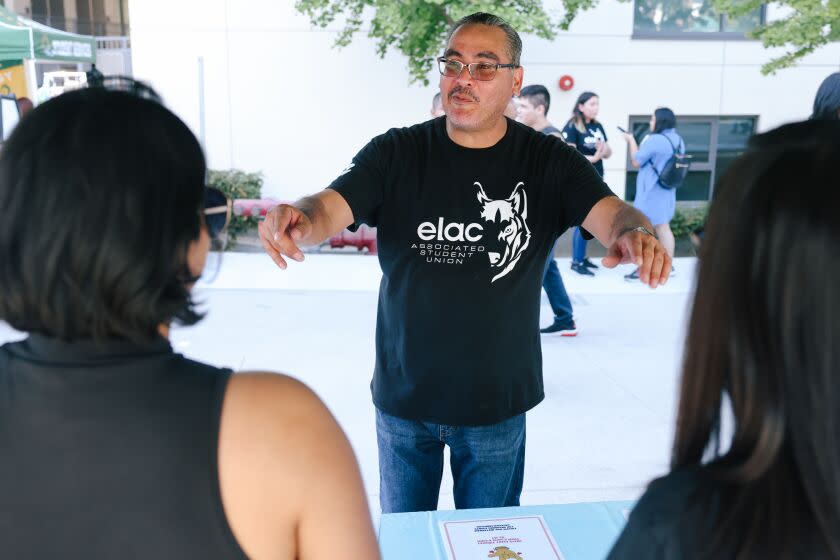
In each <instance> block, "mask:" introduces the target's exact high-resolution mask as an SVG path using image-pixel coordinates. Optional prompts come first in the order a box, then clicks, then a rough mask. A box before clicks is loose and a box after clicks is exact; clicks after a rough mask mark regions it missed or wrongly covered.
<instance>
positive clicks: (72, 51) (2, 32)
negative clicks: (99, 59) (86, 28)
mask: <svg viewBox="0 0 840 560" xmlns="http://www.w3.org/2000/svg"><path fill="white" fill-rule="evenodd" d="M23 59H26V60H38V61H49V62H77V63H79V62H82V63H84V62H86V63H93V62H96V40H95V39H94V38H93V37H90V36H87V35H77V34H76V33H68V32H66V31H60V30H58V29H53V28H52V27H47V26H46V25H43V24H40V23H38V22H36V21H32V20H31V19H27V18H25V17H21V16H19V15H17V14H15V13H14V12H11V11H9V10H8V9H6V8H4V7H2V6H0V60H23Z"/></svg>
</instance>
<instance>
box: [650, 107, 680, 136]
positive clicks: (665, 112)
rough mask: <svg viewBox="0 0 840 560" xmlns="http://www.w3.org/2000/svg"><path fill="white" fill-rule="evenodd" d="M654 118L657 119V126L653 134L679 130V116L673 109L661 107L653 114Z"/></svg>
mask: <svg viewBox="0 0 840 560" xmlns="http://www.w3.org/2000/svg"><path fill="white" fill-rule="evenodd" d="M653 116H654V117H656V124H655V125H654V129H653V132H662V131H663V130H668V129H669V128H677V116H676V115H675V114H674V112H673V111H672V110H671V109H669V108H667V107H660V108H659V109H657V110H656V111H654V112H653Z"/></svg>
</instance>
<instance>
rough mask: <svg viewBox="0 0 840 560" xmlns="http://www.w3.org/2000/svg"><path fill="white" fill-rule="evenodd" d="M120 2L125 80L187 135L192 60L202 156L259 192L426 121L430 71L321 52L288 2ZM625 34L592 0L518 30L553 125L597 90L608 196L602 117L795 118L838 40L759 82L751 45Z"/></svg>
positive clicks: (298, 189) (335, 169) (627, 8)
mask: <svg viewBox="0 0 840 560" xmlns="http://www.w3.org/2000/svg"><path fill="white" fill-rule="evenodd" d="M129 9H130V13H131V21H132V25H131V35H132V56H133V67H134V74H135V76H136V77H138V78H140V79H144V80H147V81H149V82H150V83H151V84H152V85H153V86H154V87H155V88H156V89H157V90H158V91H159V92H160V93H161V94H162V95H163V97H164V99H165V100H166V102H167V104H168V105H169V106H170V107H171V108H172V109H173V110H174V111H175V112H176V113H178V114H179V115H180V116H181V118H183V119H184V120H185V121H186V122H187V123H188V124H189V125H190V126H191V127H192V128H193V130H194V131H195V132H196V134H198V132H199V122H200V117H199V101H198V100H199V86H198V58H199V57H202V58H203V60H204V69H205V88H204V94H205V107H206V114H205V122H206V136H205V137H206V150H207V154H208V159H209V163H210V165H211V167H214V168H228V167H237V168H241V169H244V170H247V171H262V172H263V173H264V174H265V178H266V184H265V190H264V192H265V194H266V195H268V196H275V197H278V198H282V199H294V198H297V197H299V196H302V195H304V194H308V193H310V192H313V191H316V190H319V189H321V188H323V187H325V186H326V185H328V184H329V183H330V181H331V180H332V179H333V178H334V177H335V176H336V175H337V174H338V173H339V172H340V171H341V170H342V169H343V168H344V167H345V166H346V164H347V163H348V161H349V160H350V158H351V157H352V156H353V155H354V154H355V153H356V152H357V151H358V150H359V149H360V148H361V147H362V146H363V145H364V144H365V143H366V142H367V141H368V140H369V139H370V138H372V137H373V136H375V135H377V134H379V133H381V132H383V131H385V130H387V129H388V128H390V127H394V126H405V125H410V124H413V123H416V122H420V121H423V120H425V119H427V118H428V111H429V105H430V101H431V97H432V95H433V94H434V92H435V88H436V85H437V77H436V76H432V83H431V85H430V86H428V87H424V86H422V85H413V86H409V85H408V72H407V70H406V63H405V59H404V58H403V57H402V56H401V55H399V54H389V55H387V56H386V58H385V59H384V60H381V59H379V58H378V57H377V56H376V54H375V52H374V44H373V42H372V41H371V40H369V39H367V38H366V37H364V36H363V35H360V36H359V37H357V39H356V40H355V41H354V42H353V44H352V45H351V46H349V47H347V48H345V49H343V50H334V49H332V48H331V46H332V43H333V41H334V39H335V36H336V31H337V30H338V27H337V26H336V27H334V28H332V29H330V30H326V31H325V30H320V29H313V28H312V27H311V26H310V24H309V22H308V20H307V19H306V18H305V17H303V16H300V15H299V14H297V13H296V12H295V10H294V2H293V1H292V0H284V1H275V0H238V1H235V2H234V1H232V0H204V1H198V0H181V1H179V2H165V1H163V0H129ZM549 9H552V10H553V9H554V7H553V5H549ZM771 13H772V12H771ZM632 32H633V4H632V3H622V2H618V1H617V0H602V1H601V4H600V5H599V6H598V7H597V8H596V9H594V10H592V11H590V12H585V13H583V14H581V15H580V16H579V17H578V19H577V20H576V21H575V23H574V24H573V25H572V28H571V29H570V30H569V31H568V32H566V33H562V34H560V36H559V37H558V38H557V39H555V40H554V41H545V40H542V39H539V38H536V37H532V36H524V37H523V42H524V49H523V65H524V67H525V84H526V85H527V84H533V83H542V84H545V85H546V86H547V87H549V89H550V91H551V92H552V107H551V111H550V114H549V118H550V119H551V120H553V121H554V123H555V124H557V125H560V124H562V123H563V122H564V121H565V119H566V118H567V116H568V114H569V112H570V110H571V108H572V105H573V103H574V100H575V99H576V97H577V95H578V94H579V93H580V92H582V91H584V90H592V91H595V92H597V93H598V94H599V95H600V97H601V115H600V120H601V121H602V122H603V123H604V125H605V128H606V130H607V133H608V135H610V136H611V139H612V141H611V145H612V146H613V148H614V151H615V154H614V156H613V157H612V158H611V159H610V160H608V161H607V162H606V166H605V167H606V179H607V182H608V183H609V184H610V185H611V186H612V187H613V189H614V190H615V191H616V192H617V193H618V194H620V195H621V194H623V193H624V169H625V157H626V152H625V146H624V142H623V141H621V139H620V135H619V134H618V132H617V130H616V128H615V126H616V125H622V126H626V124H627V122H628V117H629V115H631V114H649V113H650V112H651V111H652V110H653V109H655V108H656V107H658V106H663V105H667V106H669V107H671V108H672V109H673V110H674V111H675V112H676V113H677V116H678V117H679V116H680V115H718V114H734V115H758V116H759V129H760V130H766V129H768V128H770V127H773V126H776V125H778V124H780V123H783V122H786V121H791V120H796V119H802V118H805V117H807V116H808V114H809V113H810V108H811V103H812V100H813V96H814V92H815V91H816V89H817V87H818V85H819V83H820V82H821V81H822V79H823V78H824V77H825V76H826V75H828V74H829V73H831V72H834V71H837V70H838V69H839V68H840V44H833V45H830V46H828V47H826V48H823V49H821V50H820V51H818V52H817V53H815V54H813V55H811V56H809V57H808V58H806V59H805V60H804V61H803V62H802V63H801V64H800V65H799V66H798V67H796V68H793V69H789V70H784V71H781V72H780V73H778V74H777V75H776V76H769V77H764V76H761V73H760V67H761V64H762V63H763V62H766V61H767V60H769V58H770V57H771V55H772V54H774V53H772V52H769V51H766V50H765V49H764V48H763V47H762V46H761V45H760V43H758V42H755V41H716V40H691V41H688V40H668V41H665V40H634V39H632V38H631V35H632ZM564 74H570V75H571V76H573V77H574V79H575V87H574V89H573V90H572V91H569V92H562V91H560V90H559V88H558V86H557V81H558V78H559V77H560V76H562V75H564Z"/></svg>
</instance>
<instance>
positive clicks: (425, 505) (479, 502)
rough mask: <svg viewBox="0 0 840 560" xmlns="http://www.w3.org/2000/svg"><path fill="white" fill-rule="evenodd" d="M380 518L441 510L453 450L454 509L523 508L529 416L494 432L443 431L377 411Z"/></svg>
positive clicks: (444, 428) (516, 418)
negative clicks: (446, 469) (440, 499)
mask: <svg viewBox="0 0 840 560" xmlns="http://www.w3.org/2000/svg"><path fill="white" fill-rule="evenodd" d="M376 440H377V444H378V446H379V504H380V505H381V506H382V513H400V512H408V511H432V510H435V509H437V504H438V495H439V494H440V481H441V477H442V476H443V448H444V446H445V445H448V446H449V450H450V456H451V462H450V464H451V467H452V479H453V481H454V490H455V507H456V508H458V509H467V508H487V507H508V506H518V505H519V495H520V494H521V493H522V479H523V476H524V472H525V414H519V415H518V416H514V417H513V418H510V419H508V420H504V421H502V422H499V423H498V424H492V425H490V426H445V425H442V424H432V423H430V422H418V421H415V420H405V419H403V418H398V417H396V416H391V415H390V414H386V413H385V412H382V411H381V410H379V409H378V408H377V409H376Z"/></svg>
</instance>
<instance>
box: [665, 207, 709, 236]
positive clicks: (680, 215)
mask: <svg viewBox="0 0 840 560" xmlns="http://www.w3.org/2000/svg"><path fill="white" fill-rule="evenodd" d="M708 211H709V209H708V207H707V206H701V207H698V208H679V207H678V208H677V211H676V212H675V213H674V218H673V219H672V220H671V231H672V232H674V238H676V239H679V238H681V237H688V234H689V233H691V232H692V231H694V230H695V229H697V228H698V227H700V226H702V225H703V224H704V223H705V222H706V214H707V213H708Z"/></svg>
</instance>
